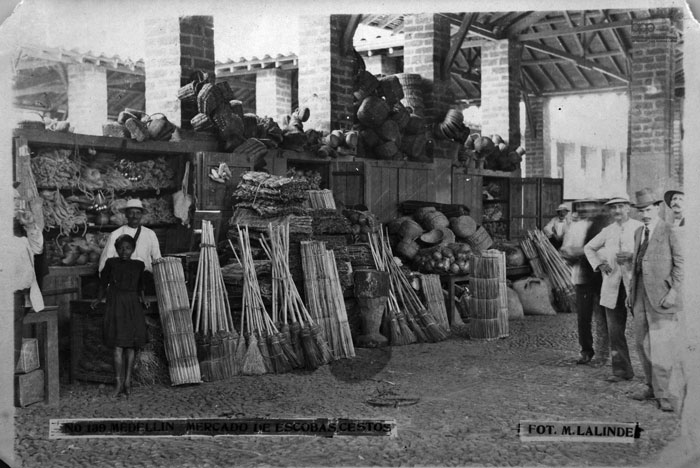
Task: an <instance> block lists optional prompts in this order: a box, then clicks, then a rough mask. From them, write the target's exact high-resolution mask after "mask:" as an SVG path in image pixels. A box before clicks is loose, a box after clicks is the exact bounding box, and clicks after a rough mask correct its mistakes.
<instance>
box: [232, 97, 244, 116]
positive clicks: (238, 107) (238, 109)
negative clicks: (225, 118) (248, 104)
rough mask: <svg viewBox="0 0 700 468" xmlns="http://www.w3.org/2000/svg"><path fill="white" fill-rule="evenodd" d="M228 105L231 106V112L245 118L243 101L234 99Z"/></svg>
mask: <svg viewBox="0 0 700 468" xmlns="http://www.w3.org/2000/svg"><path fill="white" fill-rule="evenodd" d="M228 105H229V106H231V110H232V111H233V113H234V114H236V115H237V116H238V117H240V118H243V115H244V112H243V103H242V102H241V101H238V100H235V99H233V100H231V101H229V102H228Z"/></svg>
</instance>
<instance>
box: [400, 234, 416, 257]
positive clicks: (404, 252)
mask: <svg viewBox="0 0 700 468" xmlns="http://www.w3.org/2000/svg"><path fill="white" fill-rule="evenodd" d="M418 250H420V246H419V245H418V244H417V243H416V241H414V240H411V239H410V237H409V238H403V239H402V240H401V241H400V242H399V243H398V244H396V252H397V253H398V254H399V255H401V256H402V257H404V258H406V259H408V260H412V259H413V258H414V257H415V256H416V254H417V253H418Z"/></svg>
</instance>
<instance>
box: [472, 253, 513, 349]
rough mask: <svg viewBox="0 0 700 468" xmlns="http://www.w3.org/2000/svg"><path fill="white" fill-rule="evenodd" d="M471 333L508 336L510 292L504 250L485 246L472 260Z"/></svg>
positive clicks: (483, 337)
mask: <svg viewBox="0 0 700 468" xmlns="http://www.w3.org/2000/svg"><path fill="white" fill-rule="evenodd" d="M469 265H470V268H469V270H470V271H469V273H470V277H469V289H470V291H471V293H472V296H471V298H470V299H469V316H470V317H469V318H470V321H469V336H470V337H471V338H472V339H476V340H493V339H497V338H502V337H505V336H508V295H507V289H506V287H505V286H506V285H505V254H504V253H503V252H501V251H499V250H486V251H483V252H481V254H479V255H472V257H471V258H470V262H469Z"/></svg>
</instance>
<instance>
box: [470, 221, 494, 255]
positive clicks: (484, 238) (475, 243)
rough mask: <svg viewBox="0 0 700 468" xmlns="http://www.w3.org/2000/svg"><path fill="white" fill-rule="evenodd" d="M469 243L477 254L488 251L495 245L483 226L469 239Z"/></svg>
mask: <svg viewBox="0 0 700 468" xmlns="http://www.w3.org/2000/svg"><path fill="white" fill-rule="evenodd" d="M467 242H468V243H469V245H470V246H471V248H472V249H473V250H475V251H477V252H480V251H483V250H487V249H489V248H490V247H491V246H492V245H493V239H491V236H490V235H489V233H488V231H486V229H484V227H483V226H479V227H478V228H476V231H474V234H472V235H471V236H468V237H467Z"/></svg>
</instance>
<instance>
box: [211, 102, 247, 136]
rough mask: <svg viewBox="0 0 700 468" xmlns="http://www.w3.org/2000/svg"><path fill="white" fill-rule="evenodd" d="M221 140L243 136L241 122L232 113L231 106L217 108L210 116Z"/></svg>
mask: <svg viewBox="0 0 700 468" xmlns="http://www.w3.org/2000/svg"><path fill="white" fill-rule="evenodd" d="M211 120H212V121H214V125H216V128H218V129H219V134H220V135H221V137H222V138H224V139H227V138H232V137H234V136H241V135H242V134H243V121H241V119H240V117H238V116H237V115H236V114H234V113H233V110H232V109H231V106H228V105H226V106H219V107H217V108H216V111H214V113H213V114H212V116H211Z"/></svg>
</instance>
